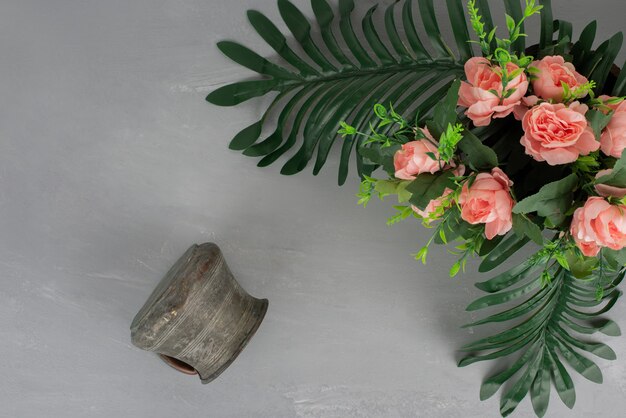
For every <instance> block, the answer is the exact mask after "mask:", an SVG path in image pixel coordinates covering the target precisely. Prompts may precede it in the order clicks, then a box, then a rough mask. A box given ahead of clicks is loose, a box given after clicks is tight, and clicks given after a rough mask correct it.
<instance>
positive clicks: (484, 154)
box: [459, 130, 498, 171]
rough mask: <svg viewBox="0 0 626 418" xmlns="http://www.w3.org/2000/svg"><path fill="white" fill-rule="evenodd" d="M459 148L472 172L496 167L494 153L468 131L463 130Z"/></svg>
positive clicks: (496, 157)
mask: <svg viewBox="0 0 626 418" xmlns="http://www.w3.org/2000/svg"><path fill="white" fill-rule="evenodd" d="M459 148H460V149H461V151H463V153H465V156H466V158H465V161H466V162H467V164H468V165H469V167H470V168H471V169H472V170H475V171H486V170H490V169H492V168H494V167H497V166H498V156H497V155H496V153H495V151H494V150H493V149H492V148H490V147H488V146H486V145H484V144H483V143H482V142H481V140H480V139H478V137H477V136H476V135H474V134H473V133H472V132H470V131H469V130H465V132H464V133H463V139H462V140H461V142H459Z"/></svg>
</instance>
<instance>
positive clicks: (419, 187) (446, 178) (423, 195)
mask: <svg viewBox="0 0 626 418" xmlns="http://www.w3.org/2000/svg"><path fill="white" fill-rule="evenodd" d="M446 188H450V189H454V188H456V185H455V184H454V173H452V172H451V171H446V172H443V173H439V174H430V173H425V174H420V175H419V176H417V177H416V178H415V180H413V181H412V182H411V183H410V184H409V185H408V186H406V190H407V191H408V192H410V193H411V194H412V196H411V199H410V200H409V202H411V204H413V205H415V206H417V207H418V208H419V209H421V210H424V209H425V208H426V206H427V205H428V204H429V203H430V201H431V200H433V199H437V198H439V197H441V196H442V195H443V193H444V191H445V189H446Z"/></svg>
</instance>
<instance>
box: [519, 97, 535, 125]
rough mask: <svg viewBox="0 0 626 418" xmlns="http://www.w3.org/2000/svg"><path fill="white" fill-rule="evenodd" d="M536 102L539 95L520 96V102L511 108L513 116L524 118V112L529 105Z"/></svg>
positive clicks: (533, 104)
mask: <svg viewBox="0 0 626 418" xmlns="http://www.w3.org/2000/svg"><path fill="white" fill-rule="evenodd" d="M537 103H539V97H537V96H526V97H522V101H521V102H520V104H518V105H516V106H515V107H514V108H513V115H514V116H515V119H517V120H524V116H526V112H528V110H529V109H530V108H531V107H534V106H537Z"/></svg>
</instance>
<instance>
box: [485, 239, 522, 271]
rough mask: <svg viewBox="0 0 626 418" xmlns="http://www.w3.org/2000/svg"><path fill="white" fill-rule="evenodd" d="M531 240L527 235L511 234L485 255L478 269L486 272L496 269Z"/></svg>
mask: <svg viewBox="0 0 626 418" xmlns="http://www.w3.org/2000/svg"><path fill="white" fill-rule="evenodd" d="M529 241H530V238H528V237H526V236H524V237H519V236H518V235H517V234H509V235H508V236H507V237H506V238H504V239H503V240H502V241H501V242H500V243H499V244H498V245H496V246H495V248H494V249H493V250H491V252H489V254H487V255H486V256H485V257H484V259H483V261H482V263H480V266H479V267H478V271H479V272H481V273H484V272H486V271H491V270H493V269H495V268H496V267H498V266H499V265H500V264H502V263H504V262H505V261H506V260H508V259H509V257H511V256H512V255H513V254H515V253H516V252H517V251H518V250H519V249H520V248H522V247H523V246H524V245H526V244H528V242H529Z"/></svg>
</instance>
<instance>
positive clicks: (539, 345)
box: [459, 261, 624, 416]
mask: <svg viewBox="0 0 626 418" xmlns="http://www.w3.org/2000/svg"><path fill="white" fill-rule="evenodd" d="M529 263H530V262H529V261H527V262H524V263H522V264H521V265H520V266H518V267H516V268H514V269H512V270H511V271H510V272H509V273H507V274H503V275H502V277H503V279H502V280H500V281H499V282H498V281H497V280H498V279H497V278H494V279H492V280H494V281H493V283H494V284H495V283H498V285H497V287H495V289H497V290H500V291H499V292H498V293H495V294H491V295H488V296H484V297H482V298H480V299H479V300H477V301H476V302H474V303H473V304H471V305H470V308H471V309H481V308H487V307H493V306H496V305H504V306H505V307H506V308H503V309H506V310H504V311H502V312H500V313H496V314H493V315H491V316H490V317H488V318H487V319H485V320H481V321H477V322H475V323H474V325H480V324H487V323H492V322H505V321H506V322H508V323H509V324H510V327H509V329H505V330H504V331H501V332H499V333H498V334H496V335H492V336H489V337H486V338H482V339H480V340H478V341H476V342H474V343H472V344H469V345H467V346H466V350H472V351H473V352H472V353H471V354H469V355H468V356H466V357H465V358H463V359H462V360H461V361H460V362H459V366H466V365H468V364H471V363H474V362H477V361H485V360H491V359H495V358H502V357H506V356H511V355H513V354H515V353H518V352H520V354H519V356H518V357H517V358H516V360H515V361H512V360H511V361H509V362H508V363H507V364H508V366H507V367H505V368H504V369H503V370H501V371H500V372H499V373H497V374H495V375H493V376H491V377H489V378H488V379H487V380H485V382H484V383H483V385H482V387H481V391H480V397H481V400H484V399H487V398H489V397H491V396H493V395H494V394H495V393H496V392H497V391H498V389H500V387H502V386H503V385H504V384H505V383H506V382H510V385H508V388H509V389H508V390H507V391H506V392H505V393H504V395H503V396H502V400H501V410H500V412H501V414H502V415H503V416H507V415H509V414H510V413H512V412H513V410H514V409H515V408H516V407H517V405H518V404H519V403H520V401H521V400H522V399H523V398H524V397H525V396H526V395H527V394H528V393H529V392H530V396H531V400H532V404H533V408H534V410H535V413H536V414H537V415H538V416H543V415H544V414H545V413H546V411H547V408H548V403H549V399H550V387H551V381H552V382H554V387H555V388H556V390H557V393H558V395H559V397H560V398H561V400H562V401H563V403H565V405H566V406H568V407H569V408H572V407H573V406H574V403H575V401H576V392H575V389H574V383H573V381H572V378H571V377H570V375H569V373H568V372H567V370H566V369H565V367H564V366H563V364H562V363H561V361H560V359H559V355H561V356H562V357H563V359H565V361H566V362H567V363H568V364H569V365H570V366H571V367H572V368H573V369H574V370H576V371H578V372H579V373H580V374H582V375H583V376H584V377H586V378H587V379H589V380H591V381H593V382H597V383H599V382H601V381H602V373H601V372H600V369H599V368H598V366H597V365H596V364H595V363H594V362H592V361H591V360H589V359H588V358H586V357H585V356H583V355H581V354H580V353H578V352H577V351H576V349H579V350H582V351H586V352H589V353H592V354H594V355H597V356H599V357H601V358H603V359H608V360H610V359H614V358H615V352H614V351H613V350H612V349H611V348H610V347H608V346H607V345H606V344H604V343H599V342H589V341H585V340H582V339H580V338H579V337H578V335H577V334H576V333H585V334H591V333H594V332H596V331H597V330H602V331H604V330H607V331H608V333H609V334H611V335H616V334H618V330H617V329H613V328H614V323H613V322H612V321H608V320H597V319H596V317H597V316H598V315H600V314H603V313H605V312H606V311H607V310H608V309H610V308H611V306H612V303H614V298H615V296H614V297H612V299H610V302H609V303H608V304H607V306H605V307H603V308H600V309H599V310H596V311H593V310H590V309H589V308H591V307H592V306H597V305H598V304H597V303H596V304H595V305H592V304H590V303H588V302H587V301H590V300H594V298H595V296H594V294H595V285H594V283H596V282H597V280H600V279H601V276H599V275H598V274H600V275H602V274H604V273H599V272H598V271H597V270H596V272H595V273H594V274H596V276H595V277H592V278H590V279H586V280H579V279H576V278H575V277H574V276H572V275H571V274H570V273H569V272H567V271H566V270H564V269H562V268H560V267H558V264H556V267H549V270H550V271H551V272H552V273H553V279H552V282H551V283H549V284H547V285H546V286H544V287H540V286H539V282H540V276H541V275H542V274H543V273H545V271H544V270H543V266H542V268H541V269H539V270H536V269H531V271H535V272H536V274H535V275H532V276H529V275H526V273H523V274H524V275H525V277H524V278H522V279H519V280H517V279H515V280H511V278H512V277H514V276H515V275H516V274H518V275H520V274H522V272H524V271H526V269H527V268H528V266H529V265H530V264H529ZM615 274H616V279H615V280H613V282H617V283H619V281H621V279H622V278H623V276H624V270H621V271H620V272H618V273H615ZM490 282H491V281H490ZM518 283H522V284H521V285H518V286H517V287H515V288H514V289H507V287H509V286H513V285H514V284H518ZM617 283H614V284H612V285H610V286H608V287H607V289H609V290H610V289H615V286H617ZM479 287H481V288H482V286H479ZM493 289H494V288H493V287H488V288H486V290H493ZM529 294H532V296H530V297H528V295H529ZM510 306H513V307H510ZM577 306H584V307H586V308H585V310H584V311H580V310H576V307H577ZM569 317H572V318H575V319H576V320H577V321H582V322H584V323H586V324H590V326H583V325H580V324H579V323H577V322H576V323H575V322H573V321H572V320H570V319H568V318H569ZM557 353H558V354H557Z"/></svg>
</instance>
